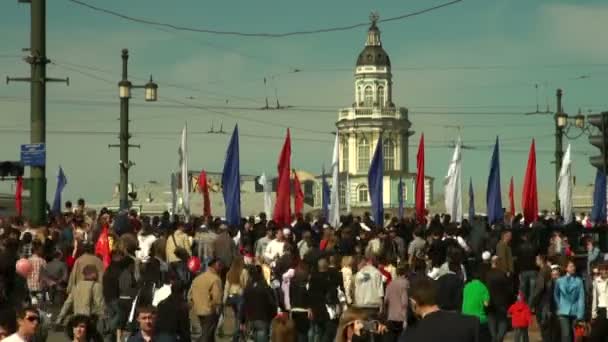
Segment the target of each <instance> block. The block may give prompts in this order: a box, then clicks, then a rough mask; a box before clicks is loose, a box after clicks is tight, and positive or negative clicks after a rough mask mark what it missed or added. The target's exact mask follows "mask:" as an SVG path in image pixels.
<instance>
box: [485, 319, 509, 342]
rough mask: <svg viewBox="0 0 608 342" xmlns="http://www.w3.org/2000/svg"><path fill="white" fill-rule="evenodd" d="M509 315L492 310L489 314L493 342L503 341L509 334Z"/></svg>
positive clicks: (489, 326)
mask: <svg viewBox="0 0 608 342" xmlns="http://www.w3.org/2000/svg"><path fill="white" fill-rule="evenodd" d="M508 325H509V322H508V321H507V316H506V315H505V314H503V313H497V312H492V313H490V314H488V328H489V329H490V335H491V336H492V342H502V341H503V340H504V338H505V335H506V334H507V326H508Z"/></svg>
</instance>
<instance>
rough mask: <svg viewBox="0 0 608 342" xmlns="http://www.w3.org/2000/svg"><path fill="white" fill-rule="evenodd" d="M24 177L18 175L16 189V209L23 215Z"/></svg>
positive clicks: (18, 213)
mask: <svg viewBox="0 0 608 342" xmlns="http://www.w3.org/2000/svg"><path fill="white" fill-rule="evenodd" d="M22 193H23V177H21V176H19V177H17V186H16V189H15V209H16V210H17V215H18V216H21V215H23V197H22Z"/></svg>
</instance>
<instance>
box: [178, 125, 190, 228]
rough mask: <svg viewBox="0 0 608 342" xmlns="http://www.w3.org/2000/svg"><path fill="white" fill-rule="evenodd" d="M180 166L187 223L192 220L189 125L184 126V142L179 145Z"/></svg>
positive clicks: (183, 204)
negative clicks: (189, 176)
mask: <svg viewBox="0 0 608 342" xmlns="http://www.w3.org/2000/svg"><path fill="white" fill-rule="evenodd" d="M177 152H178V153H179V166H180V168H181V173H182V179H181V183H182V209H183V212H184V216H185V217H186V222H188V221H189V220H190V184H189V183H188V129H187V124H184V129H183V130H182V140H181V144H180V145H179V150H178V151H177Z"/></svg>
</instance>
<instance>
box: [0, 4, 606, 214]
mask: <svg viewBox="0 0 608 342" xmlns="http://www.w3.org/2000/svg"><path fill="white" fill-rule="evenodd" d="M87 1H88V3H90V4H92V5H96V6H100V7H103V8H105V9H109V10H113V11H116V12H119V13H122V14H125V15H128V16H132V17H137V18H142V19H150V20H153V21H158V22H164V23H170V24H174V25H179V26H185V27H194V28H204V29H212V30H220V31H239V32H246V33H257V32H269V33H282V32H291V31H301V30H311V29H320V28H327V27H334V26H345V25H351V24H356V23H365V22H368V21H369V19H368V17H369V14H370V12H371V11H377V12H378V13H379V15H380V18H381V19H382V18H388V17H393V16H398V15H401V14H406V13H410V12H414V11H418V10H421V9H425V8H428V7H431V6H434V5H438V4H441V3H443V2H445V1H441V0H433V1H431V0H409V1H405V2H403V1H374V2H373V3H372V2H369V1H358V0H357V1H352V0H350V1H346V0H339V1H338V0H336V1H330V2H328V1H321V0H309V1H305V2H292V1H276V0H267V1H263V2H259V1H255V2H252V1H217V2H208V1H197V0H181V1H179V2H167V1H162V0H146V1H143V0H131V1H120V0H104V1H100V0H87ZM176 5H179V6H176ZM0 13H2V14H3V15H2V20H1V21H0V38H1V41H2V42H3V44H2V47H1V48H0V75H1V76H2V77H3V78H4V77H6V76H13V77H14V76H22V77H23V76H29V66H28V65H27V64H25V63H24V62H23V61H22V60H21V59H20V57H21V56H23V55H24V54H25V53H24V52H22V48H24V47H27V46H28V45H29V32H30V30H29V25H30V21H29V5H27V4H21V3H18V2H17V1H2V2H1V4H0ZM607 19H608V4H606V2H605V1H600V0H598V1H594V0H588V1H583V0H539V1H523V0H516V1H513V0H511V1H509V0H495V1H486V0H464V1H462V2H459V3H456V4H454V5H451V6H448V7H444V8H441V9H439V10H436V11H433V12H429V13H425V14H422V15H419V16H415V17H410V18H406V19H403V20H396V21H390V22H386V23H380V24H379V27H380V29H381V31H382V42H383V46H384V48H385V50H386V51H387V52H388V54H389V55H390V58H391V62H392V67H393V99H394V102H395V103H396V105H397V106H403V107H407V108H408V109H409V110H410V121H411V122H412V126H413V127H412V129H413V130H414V131H415V132H416V134H415V135H414V136H412V138H411V140H410V145H411V147H410V167H411V168H412V167H415V161H414V160H413V158H415V154H416V145H417V143H418V139H419V135H420V133H424V134H425V140H426V145H427V150H426V163H427V165H426V169H427V174H429V175H430V176H433V177H435V178H436V181H435V192H436V193H440V192H441V189H442V183H443V181H442V180H443V177H444V176H445V174H446V172H447V168H448V163H449V160H450V158H451V154H452V150H451V148H449V147H448V146H449V144H450V143H452V142H453V141H454V140H455V139H456V138H457V136H458V135H461V136H462V140H463V143H464V144H465V146H470V147H474V149H467V150H465V151H464V154H463V177H464V179H466V180H468V179H469V178H472V180H473V183H474V186H475V187H476V188H477V190H478V191H479V190H483V189H485V183H486V181H487V176H488V170H489V162H490V157H491V150H492V149H491V145H492V144H493V142H494V140H495V138H496V136H499V138H500V140H501V174H502V183H503V198H505V199H506V196H507V189H508V187H507V185H508V182H509V179H510V177H514V179H515V189H516V193H517V194H520V193H521V186H522V183H523V176H524V173H525V168H526V161H527V157H528V149H529V146H530V143H531V140H532V138H535V139H536V147H537V173H538V182H539V191H540V192H543V193H551V192H552V191H553V189H554V182H555V178H554V175H555V166H554V164H551V162H552V161H553V159H554V157H553V156H554V154H553V153H554V152H553V151H554V146H555V137H554V132H555V131H554V124H553V119H552V115H548V114H544V115H525V114H524V113H527V112H534V111H536V108H537V105H538V106H539V108H540V110H541V111H544V110H545V109H546V108H547V106H548V107H549V110H550V111H552V112H554V111H555V107H556V106H555V102H556V100H555V91H556V89H557V88H563V89H564V109H565V111H566V112H567V113H568V114H570V115H575V114H577V113H578V111H579V109H580V110H582V112H583V113H584V114H587V113H589V112H592V113H598V112H601V111H602V110H608V97H607V96H606V95H607V94H606V92H607V88H606V86H605V84H606V81H607V79H608V44H606V38H605V22H606V21H607ZM366 30H367V27H359V28H356V29H353V30H347V31H340V32H329V33H320V34H313V35H296V36H289V37H283V38H267V37H266V38H260V37H243V36H228V35H217V34H207V33H196V32H183V31H176V30H172V29H168V28H161V27H156V26H150V25H144V24H140V23H136V22H133V21H129V20H125V19H121V18H117V17H115V16H111V15H108V14H104V13H100V12H97V11H93V10H91V9H89V8H86V7H83V6H81V5H78V4H76V3H74V2H72V1H69V0H53V1H47V56H48V58H49V59H51V61H52V62H53V63H52V64H50V65H49V66H48V76H49V77H70V85H69V86H66V85H65V84H61V83H50V84H48V85H47V87H48V91H47V130H48V133H47V150H48V152H47V177H48V198H49V200H52V196H53V193H54V189H55V186H56V174H57V169H58V167H59V165H61V166H62V167H63V169H64V171H65V173H66V175H67V178H68V186H67V187H66V189H65V193H64V199H74V200H75V199H76V198H78V197H84V198H86V199H88V200H89V201H90V202H104V201H107V200H109V199H110V198H111V196H112V191H113V188H114V185H115V184H116V183H117V182H118V177H119V169H118V159H119V158H118V150H117V149H109V148H108V144H117V143H118V136H117V132H118V129H119V121H118V116H119V99H118V96H117V95H118V94H117V92H118V89H117V83H118V81H119V80H120V75H121V74H120V73H121V59H120V51H121V49H123V48H128V49H129V51H130V60H129V77H130V79H131V81H132V82H133V83H139V84H143V83H145V82H146V81H147V79H148V78H149V76H150V75H151V74H152V75H153V78H154V80H155V82H157V83H158V85H159V101H158V102H156V103H145V102H144V100H143V90H137V89H135V90H134V91H133V98H132V99H131V108H130V119H131V122H130V127H131V131H132V133H133V138H132V139H131V143H133V144H141V149H132V150H131V152H130V153H131V160H133V161H134V162H135V166H134V167H133V168H131V171H130V175H131V181H132V182H134V183H135V185H136V187H137V185H138V184H142V183H143V182H147V181H150V180H156V181H159V182H165V183H166V182H168V180H169V174H170V172H172V171H174V170H176V169H177V167H178V165H177V161H178V156H177V148H178V144H179V139H180V132H181V129H182V127H183V126H184V124H185V123H187V124H188V128H189V130H190V131H191V134H190V137H189V144H190V146H189V149H190V155H189V158H190V160H189V164H190V168H191V169H203V168H204V169H207V170H210V171H219V170H221V169H222V166H223V162H224V156H225V151H226V147H227V143H228V140H229V138H230V136H229V135H228V134H226V135H222V134H205V132H207V131H209V130H210V128H211V126H212V125H213V126H214V127H215V129H218V127H219V126H220V125H222V126H223V129H224V130H225V131H228V132H230V131H231V130H232V129H233V127H234V125H235V124H238V125H239V131H240V133H241V138H240V139H241V144H240V146H241V152H240V154H241V173H242V174H259V173H261V172H266V173H267V174H270V175H273V174H276V164H277V159H278V155H279V152H280V148H281V145H282V140H283V137H284V135H285V131H286V128H287V127H290V128H291V129H292V138H293V142H292V152H293V157H292V164H293V167H295V168H298V169H304V170H307V171H310V172H319V171H320V169H321V166H322V164H323V163H325V164H328V163H329V162H330V158H331V150H332V143H333V139H332V136H331V132H333V131H334V130H335V121H336V119H337V116H338V110H339V109H340V108H343V107H348V106H349V105H350V104H351V103H352V102H353V99H354V85H353V73H354V66H355V61H356V57H357V56H358V54H359V52H360V51H361V49H362V48H363V45H364V42H365V35H366ZM296 69H297V70H299V72H294V70H296ZM264 79H266V85H264ZM535 85H537V86H538V88H535ZM536 89H538V90H536ZM265 98H268V101H269V102H270V105H271V106H272V105H276V102H277V99H278V101H279V102H280V104H281V105H283V106H293V108H290V109H286V110H274V111H268V110H266V111H261V110H257V109H256V108H260V107H262V106H264V105H265ZM0 115H1V117H2V118H3V120H2V121H0V160H18V159H19V145H20V144H23V143H28V142H29V86H28V85H27V84H25V83H10V84H8V85H5V84H3V85H1V86H0ZM568 135H570V136H573V137H576V136H578V135H580V131H577V130H576V129H574V128H573V129H571V130H569V132H568ZM567 143H568V140H566V143H565V144H564V148H565V146H566V144H567ZM570 143H571V144H572V149H573V156H574V164H573V171H574V174H575V176H576V180H577V185H579V186H580V185H583V186H586V185H588V184H589V183H592V182H593V179H594V172H595V171H594V169H593V168H592V167H591V165H590V164H589V162H588V159H589V156H591V155H594V154H596V152H597V150H596V149H595V148H594V147H592V146H591V145H589V143H588V142H587V137H586V135H585V134H583V135H582V136H581V137H580V138H578V139H577V140H572V141H570ZM410 171H411V172H415V170H413V169H410ZM0 186H1V187H0V191H5V192H8V191H11V187H12V184H10V183H7V182H3V184H2V185H0ZM515 198H516V206H517V207H519V203H520V201H519V199H520V198H521V196H520V195H516V196H515ZM503 201H504V200H503ZM505 203H506V202H505Z"/></svg>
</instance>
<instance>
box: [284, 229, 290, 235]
mask: <svg viewBox="0 0 608 342" xmlns="http://www.w3.org/2000/svg"><path fill="white" fill-rule="evenodd" d="M283 234H285V235H289V234H291V229H289V228H283Z"/></svg>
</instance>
